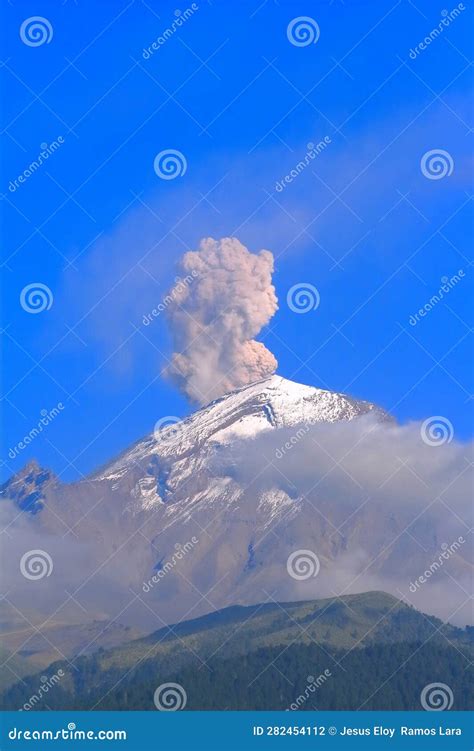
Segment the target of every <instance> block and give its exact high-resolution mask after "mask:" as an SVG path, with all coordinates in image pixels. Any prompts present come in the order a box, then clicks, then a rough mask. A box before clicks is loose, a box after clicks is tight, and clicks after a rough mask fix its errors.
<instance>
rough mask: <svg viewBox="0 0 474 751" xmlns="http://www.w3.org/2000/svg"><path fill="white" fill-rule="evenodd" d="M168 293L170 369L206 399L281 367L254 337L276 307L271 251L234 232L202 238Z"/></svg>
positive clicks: (194, 397) (197, 397)
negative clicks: (251, 246)
mask: <svg viewBox="0 0 474 751" xmlns="http://www.w3.org/2000/svg"><path fill="white" fill-rule="evenodd" d="M180 266H181V271H182V272H183V274H185V275H186V276H185V279H186V280H190V281H189V283H183V280H178V281H177V283H176V285H175V286H174V287H173V289H172V290H171V291H170V293H169V295H168V298H167V299H168V301H169V304H168V308H167V315H168V320H169V324H170V327H171V332H172V337H173V343H174V349H175V352H174V353H173V355H172V358H171V364H170V365H169V367H168V368H166V370H165V374H166V375H167V376H168V377H169V378H171V379H172V380H173V381H174V382H175V383H176V384H177V385H178V387H179V388H180V389H181V390H182V391H183V393H184V394H186V396H187V397H188V398H189V399H190V400H191V401H195V402H199V403H200V404H206V403H207V402H209V401H212V400H213V399H216V398H217V397H219V396H221V395H222V394H225V393H227V392H229V391H232V390H233V389H236V388H239V387H240V386H245V385H246V384H247V383H252V382H253V381H258V380H260V379H262V378H265V377H267V376H269V375H271V374H272V373H274V372H275V370H276V367H277V364H278V363H277V361H276V359H275V357H274V356H273V354H272V353H271V352H270V351H269V350H268V349H267V348H266V347H265V345H264V344H262V343H261V342H257V341H255V337H256V336H257V335H258V334H259V332H260V331H261V329H262V328H263V327H264V326H265V325H266V324H267V323H268V322H269V321H270V319H271V318H272V316H273V315H274V313H275V312H276V310H277V308H278V305H277V298H276V295H275V288H274V287H273V285H272V272H273V255H272V254H271V253H270V252H269V251H268V250H261V251H260V253H258V254H253V253H250V252H249V251H248V249H247V248H246V247H245V246H244V245H242V244H241V243H240V242H239V241H238V240H237V239H236V238H235V237H226V238H223V239H222V240H213V239H212V238H207V239H205V240H202V241H201V243H200V246H199V250H197V251H191V252H189V253H186V254H185V255H184V256H183V258H182V260H181V264H180Z"/></svg>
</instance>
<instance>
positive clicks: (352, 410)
mask: <svg viewBox="0 0 474 751" xmlns="http://www.w3.org/2000/svg"><path fill="white" fill-rule="evenodd" d="M368 412H373V413H375V414H377V415H378V416H379V417H381V418H382V419H385V418H386V417H387V415H386V414H385V413H384V412H383V411H382V410H381V409H379V408H378V407H376V406H375V405H374V404H371V403H370V402H364V401H357V400H355V399H352V398H351V397H348V396H345V395H344V394H338V393H335V392H332V391H325V390H323V389H318V388H314V387H312V386H305V385H303V384H300V383H295V382H294V381H290V380H287V379H286V378H282V377H281V376H277V375H274V376H271V377H269V378H265V379H264V380H262V381H258V382H256V383H252V384H250V385H248V386H244V387H242V388H240V389H237V390H236V391H233V392H231V393H230V394H226V395H225V396H223V397H221V398H220V399H216V400H215V401H213V402H211V403H210V404H208V405H207V406H206V407H203V408H202V409H199V410H198V411H196V412H194V413H193V414H191V415H190V416H189V417H187V418H185V419H183V420H181V421H180V422H178V423H172V424H170V425H166V420H164V421H163V427H161V428H159V429H158V431H155V434H153V435H152V436H149V437H148V438H146V439H144V440H143V441H140V442H139V443H138V444H136V445H135V446H134V447H133V448H132V449H130V450H129V451H127V452H125V453H124V454H122V455H121V456H120V457H119V458H118V460H116V461H114V462H113V464H111V465H109V466H108V467H107V468H106V469H105V470H104V471H102V472H101V473H100V474H98V475H95V477H94V479H118V478H119V477H122V476H123V474H125V473H126V472H127V469H128V468H129V467H130V466H132V465H135V464H136V463H137V462H138V461H142V460H143V459H144V458H146V457H147V456H149V455H152V454H156V455H158V456H159V457H163V458H165V457H173V458H175V459H179V458H184V457H185V456H187V455H189V454H190V453H193V454H195V453H196V452H197V451H199V450H200V449H202V448H204V447H205V446H208V447H212V446H216V445H226V444H228V443H231V442H232V441H233V440H235V439H242V438H252V437H255V436H256V435H258V434H259V433H261V432H262V431H267V430H271V429H274V428H280V427H292V426H294V425H300V424H313V423H317V422H336V421H338V420H352V419H354V418H355V417H358V416H359V415H362V414H366V413H368Z"/></svg>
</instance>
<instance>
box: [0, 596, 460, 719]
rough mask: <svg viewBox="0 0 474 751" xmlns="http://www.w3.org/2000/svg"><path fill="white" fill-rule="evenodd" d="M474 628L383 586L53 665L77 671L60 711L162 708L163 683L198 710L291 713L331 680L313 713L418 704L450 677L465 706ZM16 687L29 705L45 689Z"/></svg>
mask: <svg viewBox="0 0 474 751" xmlns="http://www.w3.org/2000/svg"><path fill="white" fill-rule="evenodd" d="M472 656H473V648H472V632H468V631H467V630H463V629H458V628H455V627H454V626H451V625H449V624H443V623H442V622H441V621H440V620H438V619H437V618H433V617H431V616H426V615H424V614H422V613H419V612H418V611H416V610H414V609H413V608H411V607H409V606H407V605H405V604H404V603H401V602H399V601H398V600H396V599H395V598H394V597H391V596H390V595H386V594H384V593H380V592H369V593H365V594H360V595H350V596H346V597H343V598H338V599H331V600H319V601H315V602H297V603H283V604H267V605H262V606H252V607H231V608H226V609H225V610H222V611H218V612H216V613H213V614H210V615H208V616H205V617H203V618H198V619H196V620H194V621H188V622H186V623H182V624H179V625H176V626H173V627H171V628H165V629H160V630H159V631H157V632H156V633H154V634H152V635H151V636H148V637H146V638H144V639H138V640H135V641H132V642H129V643H128V644H125V645H123V646H121V647H118V648H115V649H111V650H107V651H104V650H99V652H97V653H95V654H93V655H89V656H83V657H80V658H78V659H76V660H75V661H74V664H75V667H76V670H73V669H71V668H70V666H68V664H67V663H59V662H58V663H55V664H54V665H51V666H50V668H49V669H48V671H47V674H50V673H54V672H55V671H57V670H58V669H59V668H60V667H61V668H62V669H63V670H64V672H65V675H64V677H63V678H62V679H61V682H60V684H58V685H57V686H55V687H54V690H53V691H51V692H49V693H48V696H47V706H45V705H41V707H39V706H37V707H36V708H37V709H39V708H42V709H46V708H48V707H49V708H51V709H91V708H96V709H122V710H133V709H154V708H155V707H154V704H153V693H154V690H155V688H156V687H157V686H158V685H160V684H161V683H164V682H167V681H174V682H177V683H180V684H181V685H182V686H183V687H184V688H185V690H186V693H187V695H188V704H187V709H286V708H287V707H290V705H291V704H292V703H294V702H295V700H296V698H297V697H298V696H301V695H302V694H303V693H304V690H305V687H306V685H307V677H308V676H310V675H312V676H315V677H317V676H318V675H319V674H321V673H323V672H324V671H325V670H326V671H330V673H331V675H330V677H328V678H327V680H325V681H324V682H323V684H322V685H320V686H319V687H318V689H317V691H315V692H314V693H313V692H311V691H310V692H309V697H308V698H306V697H305V701H304V703H303V705H302V706H301V709H314V708H315V707H318V708H319V709H357V708H358V707H359V706H361V705H363V707H362V708H363V709H418V708H419V695H420V691H421V689H422V688H423V687H424V686H425V685H426V684H427V683H432V682H435V681H441V682H443V683H446V684H447V685H449V686H450V688H451V689H452V690H453V693H454V694H455V703H454V705H453V706H454V708H457V709H465V708H467V707H468V706H472V704H473V697H472V691H470V688H469V682H468V670H467V667H468V665H469V661H470V660H471V661H472ZM38 680H39V677H38V676H33V677H32V678H27V679H26V680H25V681H24V682H23V683H18V684H16V685H15V686H13V687H11V688H10V689H8V690H7V691H6V692H5V694H4V697H3V699H4V702H3V704H4V707H5V708H18V706H21V705H22V704H23V703H24V702H25V701H26V700H27V699H28V696H30V695H31V694H32V693H34V692H35V687H37V685H38Z"/></svg>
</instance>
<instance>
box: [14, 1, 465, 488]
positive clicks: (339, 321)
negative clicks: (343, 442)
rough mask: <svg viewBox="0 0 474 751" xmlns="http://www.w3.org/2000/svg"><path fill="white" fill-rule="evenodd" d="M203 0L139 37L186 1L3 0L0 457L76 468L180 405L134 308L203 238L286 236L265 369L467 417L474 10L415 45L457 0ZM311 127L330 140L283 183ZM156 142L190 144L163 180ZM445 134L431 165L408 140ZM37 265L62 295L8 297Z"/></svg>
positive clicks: (276, 239) (311, 138) (268, 242)
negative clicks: (43, 301) (32, 28)
mask: <svg viewBox="0 0 474 751" xmlns="http://www.w3.org/2000/svg"><path fill="white" fill-rule="evenodd" d="M196 6H197V7H196V10H195V11H194V12H193V13H192V14H190V15H189V17H188V18H187V20H186V21H185V22H184V23H182V25H181V26H180V27H179V28H177V29H176V31H175V33H173V34H172V35H170V36H169V38H168V39H167V40H166V41H165V43H164V44H163V45H162V46H161V47H160V48H159V49H157V50H154V51H153V54H151V55H149V56H148V57H147V56H146V55H145V56H144V55H143V50H144V49H145V48H148V47H150V46H151V45H152V43H153V42H154V41H155V40H156V39H157V38H158V37H160V36H161V35H162V34H163V32H164V31H165V30H166V29H167V28H170V27H171V24H172V22H173V19H175V18H176V17H177V16H176V13H175V12H176V11H177V8H176V6H175V5H171V4H169V3H166V2H160V3H158V2H156V1H155V0H147V2H140V1H139V0H136V1H135V2H122V1H121V0H113V1H112V0H109V1H108V2H104V3H92V2H86V1H85V0H78V2H73V0H67V2H64V3H60V2H54V3H53V2H44V1H43V2H41V3H40V4H39V5H38V4H37V3H31V2H28V1H27V2H22V3H16V2H13V3H12V4H11V5H5V6H4V19H3V24H2V36H3V49H4V53H3V63H4V64H3V65H2V68H1V71H0V73H1V76H2V86H3V92H4V97H3V98H4V108H3V126H2V147H3V163H2V167H3V168H2V187H1V192H2V196H3V201H2V204H1V205H2V212H3V217H2V218H3V243H2V250H3V259H4V260H3V264H4V265H3V296H2V299H3V328H4V330H5V331H4V362H5V363H6V367H5V368H4V374H3V389H2V390H3V394H4V399H3V402H2V405H3V418H4V423H5V426H6V430H5V434H4V440H3V453H2V457H3V459H4V464H3V466H2V476H3V477H8V476H9V475H10V474H11V473H12V472H14V471H17V470H18V469H19V468H21V466H22V465H23V464H24V463H25V462H26V461H27V460H29V459H31V458H33V457H36V458H37V459H38V460H39V461H40V463H41V464H43V465H44V466H48V467H51V468H53V469H54V470H55V471H56V472H57V473H58V474H60V475H61V478H62V479H65V480H71V479H76V478H79V477H81V475H82V474H86V473H88V472H90V471H92V469H94V468H95V467H96V466H98V465H100V464H101V463H103V462H105V461H106V460H107V459H108V458H110V457H112V456H114V455H115V454H116V453H118V452H119V451H120V450H122V449H124V448H125V447H127V445H129V444H130V443H131V442H133V441H134V440H137V439H138V438H140V437H141V436H142V435H144V434H146V433H148V432H150V431H151V430H152V429H153V426H154V424H155V422H156V421H157V420H158V419H159V418H160V417H162V416H164V415H178V416H181V415H184V414H186V413H187V412H188V411H189V409H190V407H189V405H188V404H187V403H186V402H185V400H184V399H183V398H182V396H181V395H180V394H179V393H178V392H177V391H176V390H175V389H174V388H173V387H172V385H171V384H170V383H168V382H166V381H164V380H163V378H162V377H161V376H160V372H161V369H162V368H163V367H164V366H165V365H166V362H167V360H166V358H167V357H168V356H169V354H170V351H171V349H170V348H171V343H170V340H169V332H168V331H167V328H166V321H165V317H164V316H163V315H162V316H159V317H157V318H155V319H154V321H153V323H152V324H151V325H150V326H148V327H144V326H143V324H142V319H143V316H144V315H146V314H147V313H149V312H150V311H151V310H152V309H153V308H154V307H156V305H157V304H159V302H160V301H161V300H162V298H163V295H164V294H165V293H166V291H167V290H168V289H169V288H170V286H171V285H172V284H173V280H174V278H175V276H176V271H175V265H176V262H177V260H178V259H179V257H180V256H181V255H182V253H183V252H184V251H185V250H188V249H195V248H196V247H197V246H198V243H199V241H200V239H201V238H203V237H208V236H212V237H215V238H220V237H224V236H234V235H235V236H237V237H238V238H239V240H240V241H241V242H242V243H244V244H245V245H246V246H247V247H248V248H249V249H250V250H252V251H254V252H258V251H259V250H260V249H261V248H266V249H268V250H271V251H272V252H273V254H274V255H275V259H276V261H275V265H276V268H275V275H274V283H275V286H276V290H277V295H278V298H279V306H280V307H279V311H278V312H277V314H276V315H275V317H274V318H273V319H272V321H271V323H270V326H269V327H268V328H267V329H266V330H265V331H263V332H262V335H261V337H260V338H261V339H262V341H264V342H265V344H266V346H267V347H269V348H270V349H271V350H272V351H273V352H274V353H275V355H276V357H277V359H278V361H279V368H278V373H280V374H281V375H283V376H285V377H288V378H293V379H294V380H297V381H301V382H302V383H307V384H311V385H314V386H319V387H322V388H329V389H332V390H337V391H346V392H348V393H350V394H352V395H354V396H355V397H358V398H363V399H368V400H370V401H375V402H377V403H379V404H381V405H382V406H383V407H385V408H386V409H389V410H390V411H392V412H393V414H394V415H395V416H396V417H397V419H399V420H400V421H403V422H405V421H409V420H412V419H416V420H418V419H422V418H426V417H428V416H433V415H441V416H444V417H446V418H447V419H448V420H449V421H450V422H452V424H453V427H454V432H455V436H456V438H458V439H461V440H465V439H467V438H469V437H471V425H472V402H471V401H470V396H469V395H470V394H471V393H472V367H471V364H470V363H471V360H472V358H471V357H470V355H471V353H472V350H471V347H472V341H471V340H470V327H471V326H472V323H471V317H472V303H471V301H472V269H471V268H470V262H469V256H470V241H471V238H472V213H471V212H472V208H471V202H470V195H471V193H472V185H471V178H470V174H472V151H471V141H472V132H471V131H470V128H471V127H472V117H471V108H472V105H471V104H470V96H471V92H472V89H471V85H470V84H471V80H470V79H471V77H472V68H470V67H469V60H470V59H471V57H472V50H471V47H472V14H471V11H470V10H469V7H468V6H467V5H466V9H464V10H462V9H461V10H460V11H459V13H458V14H457V15H456V17H453V18H452V20H450V23H449V24H447V25H446V26H443V24H442V23H441V26H443V30H442V31H441V32H440V33H439V34H437V35H434V36H433V38H432V41H431V43H430V44H429V45H424V46H425V49H421V50H420V49H419V48H418V51H415V52H412V55H411V56H410V50H415V48H416V47H417V45H419V43H420V42H422V41H423V40H424V39H425V37H427V36H429V35H430V32H432V31H433V29H438V28H439V25H440V22H441V20H442V19H443V18H444V19H445V20H446V15H445V14H444V15H443V14H442V11H443V10H447V11H451V10H452V9H453V8H455V7H456V8H457V7H458V6H457V5H453V6H452V7H451V6H449V7H448V6H446V7H444V6H439V7H438V6H437V5H436V4H433V2H423V1H422V0H415V2H408V1H405V0H401V1H400V2H392V1H391V0H390V1H389V2H386V1H385V0H377V2H375V0H372V1H371V2H357V3H351V2H347V1H346V2H339V1H335V2H318V3H314V2H313V3H304V2H285V1H284V0H280V2H278V4H277V3H276V2H272V1H271V0H268V1H267V2H260V0H252V2H250V1H247V0H245V1H244V2H240V3H232V4H231V3H227V2H221V1H219V0H213V2H205V1H203V2H200V3H197V4H196ZM461 6H462V4H461ZM190 7H191V4H190V3H189V4H187V5H184V4H183V6H181V7H180V11H181V13H184V11H185V10H186V8H190ZM463 7H464V6H463ZM37 15H40V16H42V17H43V18H46V19H47V20H48V22H49V24H50V27H51V29H52V38H50V40H49V42H48V43H44V44H41V45H38V46H30V45H28V44H25V43H24V41H23V40H22V38H21V36H20V27H21V25H22V23H23V21H25V19H27V18H29V17H31V16H37ZM300 16H309V17H311V18H312V19H313V20H314V21H315V22H316V23H317V26H318V28H319V38H318V39H317V41H316V43H314V44H313V43H312V44H308V45H305V46H297V45H294V44H292V43H291V42H290V40H289V38H288V35H287V28H288V24H289V23H290V22H291V21H292V20H293V19H294V18H298V17H300ZM48 33H49V35H50V36H51V32H50V31H49V32H48ZM324 137H327V139H328V140H329V143H328V145H327V147H326V148H325V149H324V150H323V151H322V152H321V153H320V154H319V155H318V156H317V157H316V158H315V159H314V160H313V161H311V163H310V164H309V165H308V166H307V167H306V168H305V169H304V170H303V171H302V172H301V173H300V174H299V175H298V176H297V177H296V178H295V179H294V180H293V181H292V182H291V183H289V184H287V185H286V187H285V188H284V190H281V191H277V190H276V189H275V185H276V183H277V182H278V181H281V180H283V179H284V177H285V175H287V174H290V172H291V170H292V169H294V168H295V167H296V165H297V164H298V162H300V161H301V160H302V159H304V157H305V154H306V153H307V149H308V146H307V144H308V143H317V142H319V141H321V140H322V139H324ZM55 141H56V143H57V144H59V145H58V146H57V148H56V149H55V150H54V153H52V154H51V156H49V158H48V159H47V161H45V163H44V164H42V165H41V166H40V167H39V168H38V169H37V170H36V171H34V172H33V173H32V174H31V175H30V176H28V177H27V178H26V179H24V180H22V181H21V182H18V176H19V175H21V174H22V173H24V170H25V169H27V168H28V165H29V164H30V163H31V162H32V161H33V160H35V159H37V157H38V155H39V153H40V151H41V150H42V146H41V145H42V144H52V143H53V142H55ZM167 149H174V150H178V151H180V152H181V153H182V154H183V155H184V157H185V160H186V163H187V169H186V172H185V174H183V175H182V176H179V177H176V179H173V180H163V179H160V177H159V176H158V175H157V174H156V173H155V171H154V169H153V163H154V159H155V156H156V155H157V154H158V153H159V152H160V151H162V150H167ZM440 149H441V150H443V151H444V152H446V153H447V156H444V157H443V158H444V159H445V160H447V167H448V170H449V171H451V169H452V172H451V174H450V175H446V176H445V177H442V178H441V179H430V178H429V177H426V175H425V174H423V171H422V169H421V166H420V161H421V159H422V157H423V155H424V154H426V153H427V152H430V151H432V150H440ZM15 179H16V180H17V184H16V186H15V184H14V181H15ZM12 182H13V189H12V187H11V186H12ZM460 271H462V272H463V274H462V275H461V276H459V279H458V281H456V283H455V284H453V286H452V288H451V289H450V290H449V292H448V293H446V294H445V296H444V299H443V300H441V301H440V302H439V303H437V304H436V305H434V306H433V307H432V309H431V310H430V311H429V312H428V313H427V315H425V316H424V317H423V318H420V319H419V321H418V322H416V325H412V324H410V317H411V316H413V315H415V314H416V313H417V311H418V310H419V309H420V308H422V307H423V306H424V305H425V304H426V303H427V302H428V301H429V300H430V299H431V298H432V297H433V295H436V294H437V293H438V291H439V289H440V286H441V284H442V281H441V279H442V278H444V277H449V278H451V277H453V275H455V274H458V275H459V272H460ZM33 283H41V284H44V285H47V287H48V288H49V290H51V294H52V298H53V301H52V304H51V306H50V308H49V309H48V310H44V311H43V312H41V313H37V314H32V313H30V312H28V311H26V310H25V309H24V308H23V307H22V306H21V304H20V295H21V292H22V290H23V289H24V288H25V287H26V286H27V285H30V284H33ZM298 283H306V284H312V285H314V286H315V287H316V288H317V289H318V292H319V294H320V305H319V307H318V308H317V309H316V310H314V311H312V312H310V313H307V314H305V315H302V314H297V313H295V312H293V311H292V310H291V309H290V308H289V307H288V305H287V302H286V295H287V291H288V289H289V288H290V287H291V286H292V285H294V284H298ZM60 402H61V403H62V404H63V405H64V409H63V410H62V411H61V412H60V414H59V415H58V416H57V417H56V418H55V419H54V420H53V421H52V422H51V423H50V424H49V425H48V426H47V427H46V428H45V429H44V430H43V432H42V433H41V435H39V436H38V437H37V438H36V439H35V440H34V441H32V443H31V444H30V445H29V446H28V447H27V448H25V449H24V450H21V451H18V452H16V455H15V457H14V458H13V459H12V458H11V456H10V457H9V456H8V453H9V451H10V454H11V449H12V447H15V446H17V445H18V442H19V441H21V440H22V439H23V437H24V436H25V435H27V434H28V433H29V432H30V430H31V429H32V428H34V427H35V425H37V423H38V420H39V419H40V417H41V413H42V410H51V409H52V408H54V407H55V406H56V405H57V404H58V403H60Z"/></svg>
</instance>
